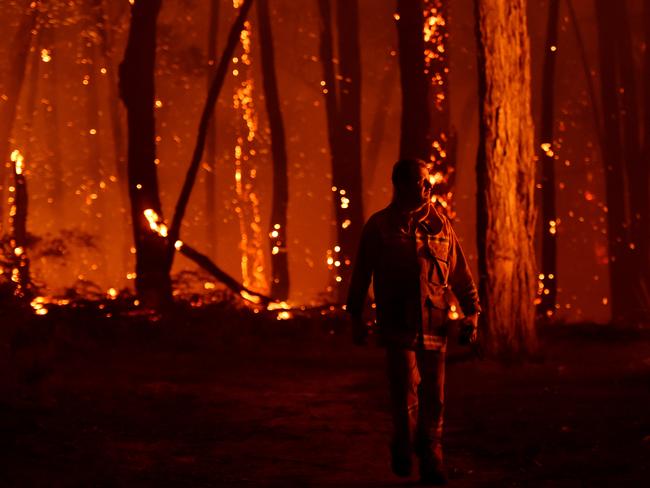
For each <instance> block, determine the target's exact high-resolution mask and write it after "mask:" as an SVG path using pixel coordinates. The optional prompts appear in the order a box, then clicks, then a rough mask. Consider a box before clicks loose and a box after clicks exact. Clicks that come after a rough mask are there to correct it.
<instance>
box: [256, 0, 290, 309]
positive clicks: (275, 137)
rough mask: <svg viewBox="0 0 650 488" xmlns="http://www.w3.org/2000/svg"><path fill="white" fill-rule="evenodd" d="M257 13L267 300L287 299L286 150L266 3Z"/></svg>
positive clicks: (264, 1)
mask: <svg viewBox="0 0 650 488" xmlns="http://www.w3.org/2000/svg"><path fill="white" fill-rule="evenodd" d="M257 13H258V22H259V32H260V49H261V56H262V75H263V78H264V99H265V101H266V111H267V114H268V119H269V127H270V129H271V155H272V157H273V202H272V208H271V223H270V225H269V237H270V242H269V244H270V246H271V296H272V297H273V298H274V299H276V300H286V299H287V298H288V297H289V262H288V255H287V206H288V204H289V177H288V168H287V146H286V138H285V131H284V121H283V120H282V109H281V107H280V97H279V95H278V82H277V79H276V75H275V54H274V48H273V34H272V31H271V18H270V15H269V5H268V0H258V2H257Z"/></svg>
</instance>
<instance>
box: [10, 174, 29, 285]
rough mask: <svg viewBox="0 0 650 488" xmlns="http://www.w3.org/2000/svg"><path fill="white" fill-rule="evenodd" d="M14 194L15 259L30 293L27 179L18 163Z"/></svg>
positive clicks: (23, 282)
mask: <svg viewBox="0 0 650 488" xmlns="http://www.w3.org/2000/svg"><path fill="white" fill-rule="evenodd" d="M13 176H14V195H13V200H14V202H13V212H12V213H13V216H12V217H11V222H12V231H13V240H14V246H13V247H14V249H15V251H14V254H15V256H13V257H14V259H15V260H16V264H17V269H18V283H19V284H20V286H21V291H22V293H23V294H26V293H29V287H30V285H31V277H30V273H29V258H28V257H27V210H28V209H27V207H28V198H27V180H26V179H25V175H24V174H23V171H22V170H19V169H18V164H17V163H16V162H15V161H14V164H13ZM19 250H20V251H19Z"/></svg>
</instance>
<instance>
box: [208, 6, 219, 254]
mask: <svg viewBox="0 0 650 488" xmlns="http://www.w3.org/2000/svg"><path fill="white" fill-rule="evenodd" d="M218 26H219V0H210V26H209V27H208V80H207V81H208V87H207V88H208V91H209V90H210V86H211V85H212V79H213V78H214V75H215V71H216V69H217V28H218ZM205 152H206V158H205V163H206V164H207V171H206V173H205V221H206V224H207V225H206V238H207V242H208V255H209V256H212V258H214V257H215V251H216V236H217V233H216V228H217V218H216V198H217V194H216V177H217V175H216V169H217V132H216V120H215V117H214V116H213V117H212V119H211V120H210V124H209V128H208V135H207V139H206V151H205Z"/></svg>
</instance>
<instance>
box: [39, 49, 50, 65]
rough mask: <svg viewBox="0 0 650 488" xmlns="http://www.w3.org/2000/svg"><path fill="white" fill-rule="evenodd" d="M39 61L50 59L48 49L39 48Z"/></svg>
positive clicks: (47, 61)
mask: <svg viewBox="0 0 650 488" xmlns="http://www.w3.org/2000/svg"><path fill="white" fill-rule="evenodd" d="M41 61H43V62H44V63H49V62H50V61H52V55H51V52H50V50H49V49H41Z"/></svg>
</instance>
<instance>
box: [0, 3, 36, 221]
mask: <svg viewBox="0 0 650 488" xmlns="http://www.w3.org/2000/svg"><path fill="white" fill-rule="evenodd" d="M26 4H27V5H26V6H25V13H24V14H23V15H22V17H21V19H20V24H19V25H18V29H17V30H16V33H15V35H14V38H13V41H12V44H11V49H10V57H9V62H8V63H7V65H8V71H7V73H6V74H5V76H4V79H3V80H2V86H0V88H1V89H2V90H1V91H2V94H3V95H4V96H3V97H0V161H8V159H9V152H10V151H9V143H10V139H11V132H12V130H13V126H14V121H15V119H16V111H17V109H18V98H19V97H20V91H21V88H22V86H23V81H24V79H25V71H26V67H27V60H28V58H29V48H30V46H31V43H32V30H33V29H34V26H35V24H36V15H37V9H36V8H35V7H33V6H32V5H31V4H32V2H29V1H28V2H26ZM6 181H7V180H6V174H5V172H4V171H3V172H2V177H1V178H0V225H1V223H2V222H3V221H4V211H2V209H3V207H2V205H3V202H4V201H5V199H4V197H3V195H2V192H3V190H4V188H5V187H6Z"/></svg>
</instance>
